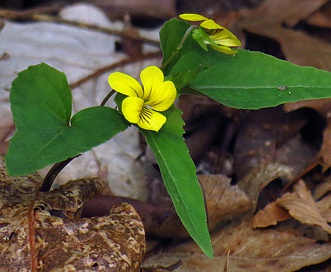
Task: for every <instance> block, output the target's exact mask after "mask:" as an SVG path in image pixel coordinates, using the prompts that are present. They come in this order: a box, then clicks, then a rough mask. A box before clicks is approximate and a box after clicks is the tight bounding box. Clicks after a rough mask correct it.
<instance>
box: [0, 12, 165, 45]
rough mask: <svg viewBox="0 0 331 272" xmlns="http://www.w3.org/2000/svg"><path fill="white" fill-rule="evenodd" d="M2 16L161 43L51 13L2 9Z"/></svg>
mask: <svg viewBox="0 0 331 272" xmlns="http://www.w3.org/2000/svg"><path fill="white" fill-rule="evenodd" d="M0 17H2V18H5V19H11V20H34V21H40V22H55V23H58V24H65V25H70V26H75V27H79V28H84V29H89V30H94V31H98V32H102V33H106V34H111V35H114V36H118V37H123V38H127V39H131V40H135V41H140V42H144V43H149V44H152V45H156V46H159V45H160V43H159V41H156V40H153V39H150V38H147V37H142V36H139V35H137V34H135V32H125V31H121V30H117V29H112V28H108V27H102V26H97V25H91V24H86V23H82V22H76V21H71V20H66V19H61V18H58V17H55V16H50V15H45V14H40V13H32V12H21V11H16V10H9V9H0Z"/></svg>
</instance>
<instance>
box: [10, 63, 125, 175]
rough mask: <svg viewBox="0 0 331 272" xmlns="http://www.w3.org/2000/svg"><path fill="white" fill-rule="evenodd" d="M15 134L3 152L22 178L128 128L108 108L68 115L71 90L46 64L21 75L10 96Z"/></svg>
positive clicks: (11, 168) (62, 78) (12, 173)
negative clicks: (6, 149)
mask: <svg viewBox="0 0 331 272" xmlns="http://www.w3.org/2000/svg"><path fill="white" fill-rule="evenodd" d="M10 102H11V110H12V114H13V119H14V122H15V125H16V133H15V135H14V136H13V138H12V139H11V141H10V146H9V150H8V152H7V154H6V157H5V159H6V163H7V168H8V172H9V174H10V175H13V176H20V175H25V174H28V173H31V172H34V171H36V170H38V169H41V168H43V167H45V166H47V165H49V164H52V163H56V162H60V161H63V160H65V159H67V158H69V157H74V156H76V155H78V154H80V153H81V152H84V151H87V150H89V149H91V148H92V147H94V146H97V145H99V144H101V143H103V142H105V141H107V140H108V139H110V138H111V137H113V136H114V135H115V134H116V133H118V132H120V131H122V130H124V129H126V128H127V125H126V123H125V121H124V120H123V118H122V117H121V115H120V114H119V113H118V112H117V111H115V110H114V109H111V108H108V107H92V108H88V109H85V110H82V111H80V112H78V113H77V114H76V115H74V116H73V118H72V119H71V120H70V117H71V104H72V99H71V91H70V88H69V85H68V82H67V79H66V77H65V75H64V74H63V73H61V72H59V71H58V70H56V69H54V68H52V67H50V66H48V65H47V64H39V65H36V66H31V67H29V68H28V69H27V70H24V71H23V72H21V73H19V75H18V77H17V78H16V79H15V80H14V81H13V83H12V88H11V92H10Z"/></svg>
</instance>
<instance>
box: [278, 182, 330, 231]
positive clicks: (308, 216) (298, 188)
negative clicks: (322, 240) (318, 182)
mask: <svg viewBox="0 0 331 272" xmlns="http://www.w3.org/2000/svg"><path fill="white" fill-rule="evenodd" d="M277 205H279V206H281V207H283V208H285V209H286V210H287V211H288V212H289V214H290V215H291V216H292V217H293V218H295V219H296V220H298V221H300V222H301V223H303V224H308V225H312V226H319V227H321V228H322V229H324V230H325V231H326V232H328V233H331V227H330V226H329V225H328V223H327V221H326V220H325V218H323V216H322V215H321V213H320V211H319V209H318V207H317V204H316V202H315V201H314V199H313V196H312V195H311V193H310V191H308V190H307V187H306V185H305V183H304V182H303V181H302V180H299V181H298V182H297V183H296V184H295V185H294V192H293V193H287V194H285V195H283V196H282V197H281V198H280V199H278V200H277Z"/></svg>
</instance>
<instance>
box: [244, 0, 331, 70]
mask: <svg viewBox="0 0 331 272" xmlns="http://www.w3.org/2000/svg"><path fill="white" fill-rule="evenodd" d="M327 1H328V0H316V1H310V0H290V1H288V0H267V1H265V2H264V3H263V4H262V5H260V6H259V7H258V8H257V9H251V10H246V11H243V12H242V14H243V16H244V19H243V20H242V21H241V22H240V23H239V27H240V28H241V29H244V30H246V31H248V32H250V33H254V34H257V35H260V36H264V37H268V38H271V39H274V40H276V41H277V42H279V43H280V46H281V50H282V52H283V53H284V55H285V57H286V59H287V60H288V61H291V62H293V63H296V64H299V65H310V66H314V67H316V68H320V69H324V70H329V71H331V66H330V63H331V61H330V58H331V54H330V52H331V45H330V44H329V43H327V42H324V41H322V40H319V39H317V38H314V37H312V36H309V35H307V34H305V33H304V32H301V31H297V30H295V28H293V29H292V27H294V26H295V25H296V24H297V23H298V22H299V21H301V20H303V19H306V18H307V17H309V15H311V14H312V13H313V12H315V11H316V10H317V9H319V8H320V7H321V6H322V5H323V4H325V3H326V2H327Z"/></svg>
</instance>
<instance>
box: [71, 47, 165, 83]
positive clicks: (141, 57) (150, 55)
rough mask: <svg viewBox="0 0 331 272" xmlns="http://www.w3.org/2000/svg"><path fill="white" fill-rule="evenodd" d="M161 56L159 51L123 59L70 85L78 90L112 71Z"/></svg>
mask: <svg viewBox="0 0 331 272" xmlns="http://www.w3.org/2000/svg"><path fill="white" fill-rule="evenodd" d="M161 56H162V53H161V51H157V52H152V53H147V54H143V55H139V56H136V57H130V58H125V59H122V60H120V61H118V62H115V63H112V64H110V65H106V66H104V67H101V68H99V69H97V70H96V71H94V72H93V73H91V74H89V75H88V76H86V77H84V78H81V79H79V80H78V81H76V82H74V83H72V84H70V88H71V89H74V88H77V87H79V86H80V85H82V84H83V83H85V82H87V81H89V80H91V79H93V78H97V77H99V76H100V75H102V74H104V73H106V72H108V71H110V70H113V69H115V68H117V67H120V66H124V65H128V64H131V63H134V62H137V61H141V60H145V59H153V58H158V57H161Z"/></svg>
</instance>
